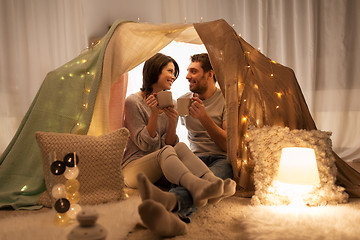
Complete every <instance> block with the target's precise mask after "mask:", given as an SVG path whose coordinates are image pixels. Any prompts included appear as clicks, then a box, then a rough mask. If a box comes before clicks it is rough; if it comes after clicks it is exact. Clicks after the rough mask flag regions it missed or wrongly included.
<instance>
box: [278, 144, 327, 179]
mask: <svg viewBox="0 0 360 240" xmlns="http://www.w3.org/2000/svg"><path fill="white" fill-rule="evenodd" d="M276 180H277V181H279V182H282V183H287V184H297V185H314V184H317V183H319V182H320V178H319V172H318V169H317V164H316V158H315V151H314V149H312V148H303V147H288V148H283V149H282V152H281V159H280V165H279V171H278V175H277V177H276Z"/></svg>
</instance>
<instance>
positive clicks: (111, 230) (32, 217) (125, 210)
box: [0, 196, 141, 240]
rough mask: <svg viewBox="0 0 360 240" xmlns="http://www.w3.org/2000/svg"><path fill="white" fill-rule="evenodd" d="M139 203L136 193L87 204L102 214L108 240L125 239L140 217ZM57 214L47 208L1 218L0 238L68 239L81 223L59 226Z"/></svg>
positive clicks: (100, 216) (2, 239)
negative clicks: (92, 204) (114, 200)
mask: <svg viewBox="0 0 360 240" xmlns="http://www.w3.org/2000/svg"><path fill="white" fill-rule="evenodd" d="M140 202H141V199H140V197H137V196H134V197H131V198H129V199H127V200H124V201H121V202H116V203H108V204H103V205H96V206H85V207H87V208H92V209H95V210H96V211H97V213H98V214H99V218H98V220H97V223H98V224H100V225H102V226H103V227H104V228H105V229H106V230H107V232H108V235H107V238H106V239H107V240H113V239H125V238H126V235H127V234H128V233H129V232H130V231H131V230H132V229H133V228H134V226H135V225H136V224H137V223H138V222H139V220H140V217H139V215H138V213H137V206H138V205H139V204H140ZM85 207H84V208H85ZM54 216H55V210H48V211H44V212H36V211H34V212H33V213H31V214H28V213H25V214H21V215H17V214H16V215H15V216H10V217H6V218H2V219H0V239H1V240H35V239H36V240H43V239H44V240H66V239H67V234H68V233H69V232H70V231H71V230H72V229H73V228H74V227H75V226H77V224H78V223H77V221H73V222H72V223H70V224H69V225H67V226H66V227H59V226H57V225H55V224H54Z"/></svg>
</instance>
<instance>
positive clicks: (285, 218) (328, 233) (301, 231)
mask: <svg viewBox="0 0 360 240" xmlns="http://www.w3.org/2000/svg"><path fill="white" fill-rule="evenodd" d="M242 222H243V224H244V229H245V231H246V232H247V233H248V237H249V239H254V240H262V239H266V240H272V239H274V240H275V239H276V240H279V239H292V240H296V239H304V240H305V239H306V240H310V239H339V240H340V239H354V240H355V239H360V227H359V223H360V210H359V209H355V208H352V207H349V206H345V205H344V206H342V205H339V206H326V207H312V208H309V207H298V208H296V207H295V208H293V207H290V206H286V207H285V206H284V207H265V206H257V207H253V208H251V207H249V209H248V210H247V211H246V213H245V214H244V218H243V220H242Z"/></svg>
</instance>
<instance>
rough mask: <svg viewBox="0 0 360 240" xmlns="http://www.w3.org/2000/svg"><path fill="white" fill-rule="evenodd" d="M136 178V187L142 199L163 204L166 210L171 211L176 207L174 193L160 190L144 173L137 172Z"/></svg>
mask: <svg viewBox="0 0 360 240" xmlns="http://www.w3.org/2000/svg"><path fill="white" fill-rule="evenodd" d="M136 178H137V187H138V190H139V192H140V196H141V199H142V200H143V201H144V200H147V199H152V200H154V201H156V202H158V203H161V204H162V205H164V207H165V208H166V209H167V210H168V211H172V210H173V209H174V208H175V207H176V205H177V198H176V195H175V193H172V192H165V191H162V190H161V189H160V188H158V187H156V186H155V185H154V184H152V183H151V182H150V180H149V179H148V178H147V177H146V175H145V174H144V173H139V174H138V175H137V176H136Z"/></svg>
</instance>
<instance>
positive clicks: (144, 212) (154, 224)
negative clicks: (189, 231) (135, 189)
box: [138, 199, 186, 237]
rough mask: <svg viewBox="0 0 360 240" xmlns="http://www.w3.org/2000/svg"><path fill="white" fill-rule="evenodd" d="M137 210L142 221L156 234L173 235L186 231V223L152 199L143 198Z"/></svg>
mask: <svg viewBox="0 0 360 240" xmlns="http://www.w3.org/2000/svg"><path fill="white" fill-rule="evenodd" d="M138 210H139V215H140V218H141V220H142V221H143V223H144V224H145V225H146V226H147V227H148V228H149V229H150V230H151V231H152V232H154V233H155V234H156V235H159V236H161V237H173V236H178V235H183V234H185V233H186V224H185V223H184V222H183V221H181V220H180V219H179V218H178V217H177V216H176V215H175V214H173V213H171V212H168V211H167V209H165V207H164V206H163V205H162V204H160V203H158V202H156V201H154V200H151V199H147V200H144V201H143V202H142V203H141V204H140V205H139V209H138Z"/></svg>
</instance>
